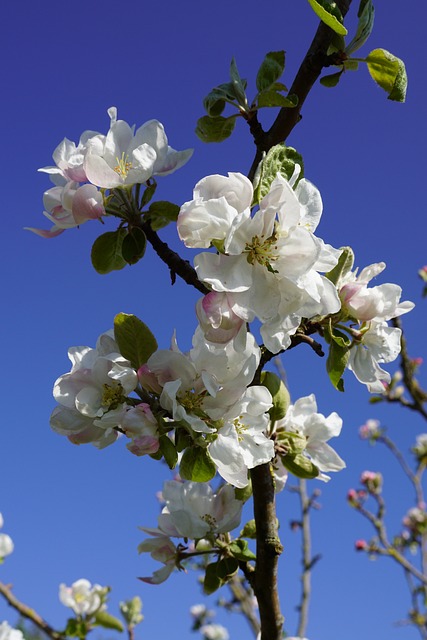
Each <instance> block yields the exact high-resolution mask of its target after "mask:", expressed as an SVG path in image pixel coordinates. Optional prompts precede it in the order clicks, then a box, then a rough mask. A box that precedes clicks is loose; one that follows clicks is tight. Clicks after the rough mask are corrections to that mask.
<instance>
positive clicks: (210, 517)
mask: <svg viewBox="0 0 427 640" xmlns="http://www.w3.org/2000/svg"><path fill="white" fill-rule="evenodd" d="M201 520H203V522H206V524H207V525H209V528H210V529H211V530H213V529H215V527H216V525H217V522H216V519H215V518H214V517H213V515H211V514H210V513H205V515H204V516H201Z"/></svg>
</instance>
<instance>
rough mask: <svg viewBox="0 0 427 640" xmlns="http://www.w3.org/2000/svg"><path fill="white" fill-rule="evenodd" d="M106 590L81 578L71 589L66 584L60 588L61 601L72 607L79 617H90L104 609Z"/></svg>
mask: <svg viewBox="0 0 427 640" xmlns="http://www.w3.org/2000/svg"><path fill="white" fill-rule="evenodd" d="M105 593H106V588H105V587H101V586H100V585H99V584H94V585H93V586H92V584H91V583H90V582H89V580H86V579H85V578H81V579H80V580H76V582H73V584H72V585H71V587H67V586H66V585H65V584H61V585H60V586H59V599H60V601H61V602H62V604H63V605H65V606H66V607H70V608H71V609H72V610H73V611H74V613H75V614H76V615H78V616H83V615H86V616H90V615H91V614H93V613H95V612H96V611H98V609H100V608H101V607H102V604H103V596H104V594H105Z"/></svg>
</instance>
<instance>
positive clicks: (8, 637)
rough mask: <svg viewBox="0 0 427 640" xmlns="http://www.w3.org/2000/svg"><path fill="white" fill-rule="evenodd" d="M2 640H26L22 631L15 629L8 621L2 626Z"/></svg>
mask: <svg viewBox="0 0 427 640" xmlns="http://www.w3.org/2000/svg"><path fill="white" fill-rule="evenodd" d="M0 640H24V636H23V633H22V631H20V630H19V629H13V627H11V626H10V625H9V624H8V623H7V622H6V621H3V622H2V623H1V624H0Z"/></svg>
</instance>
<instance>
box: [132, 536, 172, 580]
mask: <svg viewBox="0 0 427 640" xmlns="http://www.w3.org/2000/svg"><path fill="white" fill-rule="evenodd" d="M140 528H141V530H142V531H144V532H145V533H148V534H149V535H151V536H154V537H153V538H148V539H147V540H144V541H143V542H141V543H140V544H139V545H138V553H144V552H148V553H150V555H151V557H152V558H153V560H157V561H158V562H161V563H162V564H164V567H162V568H161V569H157V571H154V573H153V575H152V576H146V577H143V578H139V579H140V580H142V582H147V583H148V584H160V583H161V582H164V581H165V580H167V579H168V578H169V576H170V574H171V573H172V571H173V570H174V569H175V567H178V568H180V567H179V564H178V559H177V558H178V549H177V547H176V546H175V545H174V543H173V542H172V540H171V539H170V538H169V536H167V535H165V533H164V532H163V531H161V530H160V529H149V528H147V527H140Z"/></svg>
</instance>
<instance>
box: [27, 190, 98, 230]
mask: <svg viewBox="0 0 427 640" xmlns="http://www.w3.org/2000/svg"><path fill="white" fill-rule="evenodd" d="M43 202H44V206H45V208H46V211H44V215H45V216H46V218H47V219H48V220H50V221H51V222H53V223H54V225H53V227H51V229H50V230H46V229H34V228H32V227H25V228H26V229H27V230H28V231H33V232H34V233H36V234H37V235H39V236H41V237H43V238H54V237H55V236H57V235H59V234H60V233H63V231H65V230H66V229H71V228H73V227H78V226H79V225H81V224H83V223H84V222H87V221H88V220H96V219H99V218H101V217H102V216H103V215H105V209H104V205H103V198H102V194H101V193H100V191H98V189H97V188H96V187H95V186H94V185H92V184H84V185H82V186H79V184H78V183H77V182H67V183H66V184H65V185H63V186H56V187H52V188H51V189H48V190H47V191H45V193H44V196H43Z"/></svg>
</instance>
